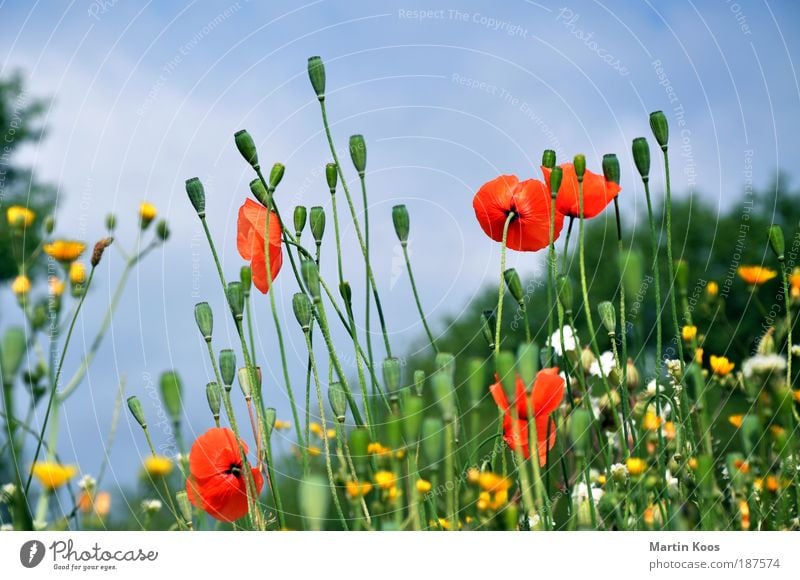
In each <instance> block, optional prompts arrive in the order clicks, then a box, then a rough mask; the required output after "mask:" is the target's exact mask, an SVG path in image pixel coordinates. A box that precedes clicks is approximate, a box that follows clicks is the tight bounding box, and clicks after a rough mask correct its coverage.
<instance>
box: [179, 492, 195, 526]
mask: <svg viewBox="0 0 800 580" xmlns="http://www.w3.org/2000/svg"><path fill="white" fill-rule="evenodd" d="M175 500H176V501H177V502H178V511H180V513H181V518H183V523H184V524H186V525H187V526H191V525H192V504H191V502H190V501H189V496H188V495H187V494H186V492H185V491H179V492H178V493H176V494H175Z"/></svg>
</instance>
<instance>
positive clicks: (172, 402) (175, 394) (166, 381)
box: [159, 371, 183, 423]
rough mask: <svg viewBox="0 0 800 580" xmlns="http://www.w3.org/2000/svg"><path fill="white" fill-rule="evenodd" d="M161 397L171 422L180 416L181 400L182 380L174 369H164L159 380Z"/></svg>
mask: <svg viewBox="0 0 800 580" xmlns="http://www.w3.org/2000/svg"><path fill="white" fill-rule="evenodd" d="M159 386H160V388H161V399H162V401H163V402H164V407H165V408H166V409H167V413H168V414H169V416H170V419H172V422H173V423H178V422H179V421H180V418H181V406H182V405H181V401H182V400H183V382H182V381H181V378H180V376H179V375H178V373H177V372H176V371H166V372H164V373H162V374H161V380H160V381H159Z"/></svg>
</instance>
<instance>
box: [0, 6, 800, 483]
mask: <svg viewBox="0 0 800 580" xmlns="http://www.w3.org/2000/svg"><path fill="white" fill-rule="evenodd" d="M0 15H2V18H0V55H2V56H0V63H2V64H0V72H1V73H2V74H6V73H7V72H9V71H11V70H13V69H16V68H20V69H22V70H23V71H25V73H26V75H27V77H28V80H29V87H30V90H31V93H32V94H36V95H50V96H52V98H53V100H52V106H51V107H50V108H49V110H48V113H47V120H46V122H47V125H48V126H49V128H50V136H49V138H48V139H47V140H46V141H45V142H43V143H42V144H41V145H40V146H37V147H32V148H29V149H28V150H26V151H24V152H23V153H22V155H21V156H20V158H19V161H21V162H24V163H27V164H30V165H32V166H33V167H34V168H35V170H36V172H37V173H38V175H39V176H40V178H42V179H44V180H48V181H51V182H54V183H57V184H59V188H60V189H59V192H60V201H59V203H60V210H59V216H60V220H59V224H60V225H59V231H60V232H62V233H64V234H69V235H75V236H80V237H83V238H85V239H87V240H94V239H95V238H97V237H99V236H101V235H102V224H103V218H104V215H105V214H106V213H107V212H110V211H113V212H115V213H117V214H118V215H119V217H120V221H121V223H122V225H121V226H120V231H119V239H120V241H121V242H122V243H127V245H128V246H130V245H131V242H132V240H133V237H134V235H135V229H136V226H135V217H134V215H135V211H136V207H137V205H138V203H139V201H140V200H142V199H148V200H150V201H152V202H153V203H155V204H156V205H157V206H158V208H159V210H160V213H161V215H162V216H164V217H166V218H167V219H168V220H169V222H170V224H171V227H172V231H173V236H172V239H170V241H169V242H168V244H167V245H166V247H165V248H164V251H163V252H162V251H159V252H156V254H154V255H153V256H151V257H150V258H149V259H148V260H147V262H146V263H145V264H143V265H142V267H141V268H140V269H139V270H138V272H137V273H136V275H135V276H133V278H132V280H131V284H130V286H129V287H128V290H127V292H126V294H125V297H124V300H123V304H122V307H121V309H120V311H119V314H118V316H117V317H116V318H115V320H114V324H113V327H112V332H111V333H110V334H109V336H108V337H107V340H106V343H105V345H104V347H103V349H102V351H101V356H100V360H98V362H97V363H96V364H95V366H94V367H93V368H92V371H91V373H90V375H89V376H88V377H87V381H86V383H85V384H84V385H83V386H82V387H81V389H80V391H79V392H78V393H77V394H76V395H75V397H74V398H73V399H70V401H69V402H68V404H67V406H66V408H65V415H64V417H63V420H62V431H63V434H62V438H61V449H60V451H61V453H62V454H63V455H64V456H65V457H66V458H68V459H74V460H76V461H77V462H79V463H80V464H81V466H82V468H83V469H84V470H85V471H86V472H90V473H91V472H93V471H96V470H97V468H98V467H99V462H100V458H101V453H102V448H103V440H104V438H105V434H106V433H107V430H108V426H109V422H110V415H111V407H112V405H113V399H114V392H115V388H116V384H117V383H118V381H119V379H120V377H121V376H122V375H123V374H124V375H126V376H127V384H128V391H129V393H133V394H139V395H140V396H143V398H144V397H146V396H147V389H146V385H147V380H148V379H147V377H148V376H150V377H153V378H156V377H157V375H158V374H159V373H160V372H161V371H162V370H163V369H165V368H170V367H175V368H177V369H178V370H179V371H180V372H181V374H182V375H183V377H184V380H185V383H186V388H187V422H188V424H187V430H191V431H192V432H198V431H202V430H204V429H205V428H207V427H208V426H209V424H210V418H209V417H208V415H207V412H206V409H205V401H204V395H203V388H204V385H205V382H206V381H207V380H208V377H209V374H210V369H209V368H208V364H207V362H206V358H205V357H204V345H203V344H202V342H201V341H200V340H199V337H198V335H197V332H196V328H195V326H194V320H193V310H192V306H193V304H194V303H195V302H197V301H198V300H208V301H209V302H211V303H212V305H213V306H214V307H215V312H216V314H217V317H216V320H217V333H216V335H215V345H216V346H217V347H218V348H221V347H224V346H228V345H230V344H234V342H233V340H232V339H233V336H232V335H231V331H232V329H231V328H230V325H229V324H227V321H226V320H225V316H224V312H225V311H224V309H223V308H224V307H223V305H222V301H221V294H220V289H219V285H218V281H217V280H216V273H215V271H214V269H213V264H212V262H211V259H210V256H209V255H208V252H207V249H206V248H205V246H204V245H203V244H202V243H200V241H201V240H200V238H199V236H200V233H201V232H200V229H199V225H198V223H197V220H196V218H195V216H194V215H193V212H192V211H191V208H190V206H189V204H188V202H187V201H186V198H185V193H184V190H183V181H184V179H186V178H187V177H191V176H195V175H197V176H200V177H201V178H202V179H203V181H204V182H205V184H206V188H207V191H208V206H209V214H210V218H209V221H210V224H211V227H212V229H213V231H214V234H215V237H216V240H217V243H218V244H219V246H220V247H221V248H222V255H223V261H224V268H225V271H226V274H227V275H228V276H229V277H234V276H236V275H237V273H238V269H239V266H240V265H241V260H240V259H239V257H238V255H237V253H236V249H235V215H236V211H237V209H238V207H239V205H240V204H241V203H242V201H243V199H244V198H245V196H246V194H247V183H248V181H249V180H250V179H251V177H252V176H251V173H250V171H249V168H248V167H246V166H245V164H244V163H243V162H242V160H241V159H240V157H239V156H238V154H237V152H236V149H235V147H234V146H233V140H232V135H233V133H234V132H235V131H236V130H238V129H241V128H245V127H246V128H248V129H249V130H250V132H251V133H252V134H253V135H254V137H255V138H256V141H257V143H258V145H259V151H260V155H261V158H262V160H263V162H264V163H271V162H273V161H281V162H283V163H285V164H286V166H287V171H286V177H285V179H284V182H283V184H282V185H281V187H280V189H279V194H278V195H279V198H280V203H281V204H282V207H283V208H285V209H284V210H283V211H284V213H285V214H286V215H288V214H289V213H290V208H291V206H293V205H295V204H296V203H303V204H306V205H309V206H310V205H316V204H319V205H324V206H326V207H327V206H328V203H329V200H328V194H327V191H326V187H325V185H324V176H323V173H322V171H321V169H322V167H323V165H324V163H326V162H327V161H329V153H328V151H327V146H326V143H325V140H324V135H323V134H322V133H321V124H320V119H319V111H318V107H317V105H316V100H315V98H314V94H313V91H312V90H311V88H310V86H309V83H308V80H307V77H306V59H307V57H308V56H310V55H317V54H318V55H322V56H323V58H324V59H325V62H326V64H327V72H328V105H329V113H330V115H331V117H332V121H333V123H334V124H333V131H334V135H335V138H336V139H337V141H338V144H339V147H340V148H344V147H346V139H347V137H348V136H349V135H350V134H353V133H363V134H364V135H365V137H366V139H367V143H368V150H369V159H368V181H369V186H370V196H371V199H370V203H371V207H372V209H371V212H372V213H371V216H372V219H373V224H375V225H374V226H373V257H374V267H375V270H376V276H377V278H378V279H379V280H380V281H381V282H380V283H381V290H382V293H383V294H384V295H385V296H386V298H385V301H386V303H387V317H388V326H389V328H390V330H391V331H392V335H393V336H392V340H393V342H394V344H395V345H396V346H395V348H397V349H399V350H408V349H411V348H412V345H413V344H415V342H416V343H417V344H418V343H419V342H418V339H419V337H420V334H421V331H422V329H421V327H420V326H419V324H418V323H416V320H417V319H416V315H415V310H414V307H413V302H412V301H411V296H410V291H409V286H408V282H407V280H406V278H405V275H404V274H403V272H402V268H399V263H398V254H397V252H398V248H397V245H396V242H395V238H394V233H393V231H392V229H391V226H390V220H389V215H390V208H391V206H392V205H393V204H395V203H398V202H404V203H406V204H407V205H408V207H409V209H410V211H411V216H412V228H411V229H412V241H411V249H412V254H413V256H414V257H413V259H414V262H415V268H416V274H417V277H418V279H419V281H420V286H421V292H422V297H423V301H424V303H425V304H426V306H427V310H428V312H429V315H430V316H431V318H432V319H433V320H437V319H439V320H441V318H442V317H443V316H444V315H445V314H457V313H458V312H459V310H460V309H461V308H463V306H464V305H465V304H466V303H467V302H468V301H469V300H470V298H471V297H472V296H474V295H475V294H476V293H477V292H478V291H479V290H480V289H481V288H482V287H484V286H485V285H487V284H490V283H494V282H495V278H496V275H497V274H496V268H497V266H496V264H497V256H498V248H497V247H496V244H492V243H489V242H488V240H487V239H486V238H485V237H484V236H483V234H482V233H481V231H480V229H479V227H478V225H477V223H476V222H475V220H474V216H473V214H472V208H471V203H470V202H471V198H472V195H473V194H474V192H475V191H476V189H477V188H478V187H479V186H480V185H481V184H482V183H484V182H485V181H487V180H489V179H491V178H493V177H495V176H496V175H497V174H500V173H516V174H518V175H520V176H532V177H539V171H538V164H539V159H540V156H541V151H542V150H543V149H545V148H554V149H556V150H557V152H558V153H559V155H560V158H561V159H566V158H570V157H571V156H572V155H573V154H575V153H577V152H583V153H585V154H586V155H587V158H588V160H589V165H590V168H594V169H598V167H599V160H600V158H601V157H602V155H603V154H604V153H607V152H616V153H618V154H619V155H620V158H621V161H622V170H623V183H622V185H623V194H622V195H623V197H622V199H623V202H622V203H623V206H625V207H626V208H630V210H629V211H631V212H633V211H634V210H636V209H639V207H640V204H642V203H643V196H642V195H641V190H640V187H639V185H638V183H637V181H638V179H634V169H633V165H632V162H631V159H630V153H629V151H630V142H631V140H632V139H633V138H634V137H637V136H640V135H648V136H649V128H648V124H647V113H648V112H650V111H652V110H655V109H663V110H665V112H667V114H668V116H669V118H670V122H671V126H672V163H673V167H674V183H675V188H676V190H677V192H678V193H677V195H678V196H679V197H682V196H689V195H702V196H704V197H705V198H706V199H708V200H710V201H711V202H712V203H715V204H719V205H721V204H723V203H724V204H725V205H726V206H727V205H728V204H730V203H731V200H732V199H734V200H738V198H739V195H740V193H741V191H742V188H743V184H744V182H745V180H746V179H748V178H749V177H750V176H749V174H748V172H749V171H751V170H752V180H753V182H754V184H755V186H756V187H762V186H766V185H767V184H769V183H771V182H772V181H773V180H774V178H775V177H776V175H777V173H778V171H779V170H781V169H783V170H786V171H788V175H789V176H790V178H794V177H795V175H796V173H795V170H794V165H795V164H796V155H793V153H794V152H795V151H796V147H797V145H796V138H795V137H796V135H797V134H798V133H800V116H798V115H797V114H796V111H797V110H798V107H799V106H800V87H799V85H798V79H797V72H796V69H795V65H794V62H795V60H796V59H797V56H798V42H800V41H798V40H797V37H796V36H793V35H792V34H791V28H790V26H791V24H793V23H796V22H800V18H799V17H800V6H798V5H797V4H796V3H794V2H790V1H785V2H763V1H755V0H754V1H745V0H742V1H740V2H738V3H737V2H729V1H727V0H718V1H713V2H712V1H697V2H691V1H684V0H680V1H676V2H669V3H667V2H648V1H643V2H622V1H616V2H612V1H609V2H605V3H601V2H594V1H575V2H567V3H564V4H549V3H548V4H545V3H536V2H526V1H514V2H510V1H509V2H504V3H502V4H501V3H490V2H452V3H438V2H413V1H412V2H394V1H389V2H366V1H349V2H334V1H317V2H309V3H306V4H303V3H296V2H285V1H275V2H269V3H266V2H265V3H257V2H245V1H243V0H240V1H238V2H224V1H223V2H203V3H201V2H191V3H159V4H156V3H154V2H151V3H146V4H143V3H133V2H127V1H124V0H118V1H116V2H114V0H110V1H106V2H100V1H99V0H98V1H95V2H90V1H74V2H63V3H58V4H54V3H43V2H2V3H0ZM345 157H346V156H345ZM751 164H752V167H751ZM657 166H658V165H657ZM346 171H347V173H348V174H349V175H350V176H351V177H352V176H353V171H352V169H351V168H350V167H349V163H348V166H347V167H346ZM345 236H346V248H347V249H346V251H347V252H349V253H350V254H349V255H351V256H354V255H357V253H356V252H357V250H356V245H355V240H354V236H353V232H352V230H349V229H346V231H345ZM326 249H327V251H330V246H328V247H327V248H326ZM512 254H513V253H512ZM331 257H332V255H331ZM538 260H539V258H538V257H536V256H532V255H529V254H526V255H512V257H511V263H512V265H514V266H516V267H517V268H518V269H519V270H520V271H521V272H522V273H523V274H531V273H535V272H536V271H537V270H538V269H539V268H540V263H539V261H538ZM331 266H333V261H330V262H328V267H331ZM120 268H121V260H120V259H119V258H118V257H115V258H114V259H113V260H109V261H108V264H106V265H105V267H104V269H103V270H102V275H101V277H100V280H99V281H98V282H99V283H98V284H97V286H96V287H95V289H94V290H93V292H92V294H93V295H92V297H91V299H90V300H89V301H88V303H87V309H86V313H85V315H84V316H83V317H82V318H81V320H80V323H79V326H78V336H77V340H76V341H75V344H74V350H73V351H72V353H71V356H70V357H69V361H70V363H71V364H72V365H75V364H77V362H78V360H79V357H80V355H81V353H82V351H83V350H84V349H85V348H86V347H87V345H88V344H89V342H90V341H91V340H92V338H93V332H94V330H95V329H96V328H97V325H98V323H99V319H100V317H101V315H102V312H103V309H104V307H105V305H106V304H107V302H108V300H109V298H110V293H111V291H112V289H113V286H112V283H113V281H114V280H115V278H116V276H117V275H118V274H119V270H120ZM326 271H328V272H330V273H331V274H333V271H332V270H328V269H327V268H326ZM346 271H347V272H346V275H347V277H348V278H350V279H351V280H353V281H354V285H356V284H355V282H356V281H360V280H361V279H362V278H361V277H362V270H361V268H360V267H359V266H358V264H357V263H356V261H353V263H352V264H347V265H346ZM295 291H296V287H295V286H294V283H293V280H292V279H291V276H289V275H286V274H284V276H283V277H282V278H281V279H280V280H279V282H278V284H277V286H276V292H277V298H278V305H279V310H280V315H281V317H282V318H284V319H285V323H286V324H285V328H287V329H289V330H288V331H287V341H288V347H289V352H290V358H291V365H292V376H293V379H294V381H293V383H294V385H295V389H296V390H299V389H300V384H301V382H302V377H303V368H304V364H305V357H304V356H303V347H302V344H301V341H302V336H301V334H300V333H299V332H297V331H296V324H295V322H294V319H293V316H292V314H291V307H290V297H291V294H292V293H294V292H295ZM359 302H360V301H359ZM256 318H257V330H258V339H257V340H258V342H259V347H258V348H259V351H260V352H261V353H262V356H261V362H262V365H263V366H264V367H265V369H266V373H265V377H266V378H265V390H266V393H267V397H268V402H269V403H270V404H271V405H274V406H276V407H278V408H279V409H280V411H281V415H282V416H284V417H285V418H288V405H287V401H286V395H285V393H284V392H283V389H282V387H281V385H282V382H281V380H280V376H279V373H280V367H279V364H278V359H277V355H276V352H277V348H276V344H275V338H274V333H273V330H272V321H271V317H270V316H269V311H268V302H267V301H266V300H264V299H263V298H262V299H261V300H260V301H259V302H258V303H257V304H256ZM6 320H8V319H6ZM145 407H146V410H147V412H148V413H156V412H157V408H156V406H155V405H154V404H153V403H152V402H150V401H149V400H147V401H146V404H145ZM134 427H135V425H131V423H130V421H129V420H128V418H127V416H126V417H124V418H123V420H122V423H121V427H120V434H119V437H118V438H117V443H116V444H115V445H116V446H115V448H114V450H113V454H112V468H113V471H112V472H111V474H112V477H113V478H114V479H115V480H117V481H119V482H122V483H130V482H131V481H133V475H134V474H135V470H136V466H137V465H138V459H136V458H138V457H139V456H140V455H142V454H144V453H145V451H144V449H143V441H142V438H141V436H140V433H138V431H137V429H136V428H134ZM159 436H160V435H159V433H155V437H156V439H157V440H158V439H159ZM187 438H188V439H191V438H192V434H191V433H187ZM283 445H284V447H287V448H288V446H289V445H290V442H289V441H286V442H284V443H283ZM112 485H113V482H112Z"/></svg>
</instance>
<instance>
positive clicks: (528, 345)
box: [517, 342, 540, 386]
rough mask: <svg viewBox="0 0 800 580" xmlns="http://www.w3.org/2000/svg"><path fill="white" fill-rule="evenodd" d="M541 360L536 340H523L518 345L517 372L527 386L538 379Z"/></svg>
mask: <svg viewBox="0 0 800 580" xmlns="http://www.w3.org/2000/svg"><path fill="white" fill-rule="evenodd" d="M539 361H540V359H539V347H538V346H537V345H536V343H535V342H523V343H522V344H520V345H519V347H517V372H518V373H519V376H520V377H521V378H522V382H523V383H525V385H526V386H528V385H532V384H533V383H534V381H535V380H536V373H538V372H539Z"/></svg>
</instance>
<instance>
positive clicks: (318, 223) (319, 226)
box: [309, 205, 325, 245]
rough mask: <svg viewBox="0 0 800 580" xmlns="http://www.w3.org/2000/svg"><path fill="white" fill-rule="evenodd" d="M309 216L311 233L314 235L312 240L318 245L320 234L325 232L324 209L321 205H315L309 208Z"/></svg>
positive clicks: (320, 241)
mask: <svg viewBox="0 0 800 580" xmlns="http://www.w3.org/2000/svg"><path fill="white" fill-rule="evenodd" d="M309 218H310V219H309V224H310V225H311V235H312V236H314V241H315V242H316V243H317V245H320V244H321V243H322V236H323V235H324V234H325V210H324V209H322V207H321V206H319V205H315V206H314V207H312V208H311V213H310V215H309Z"/></svg>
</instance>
